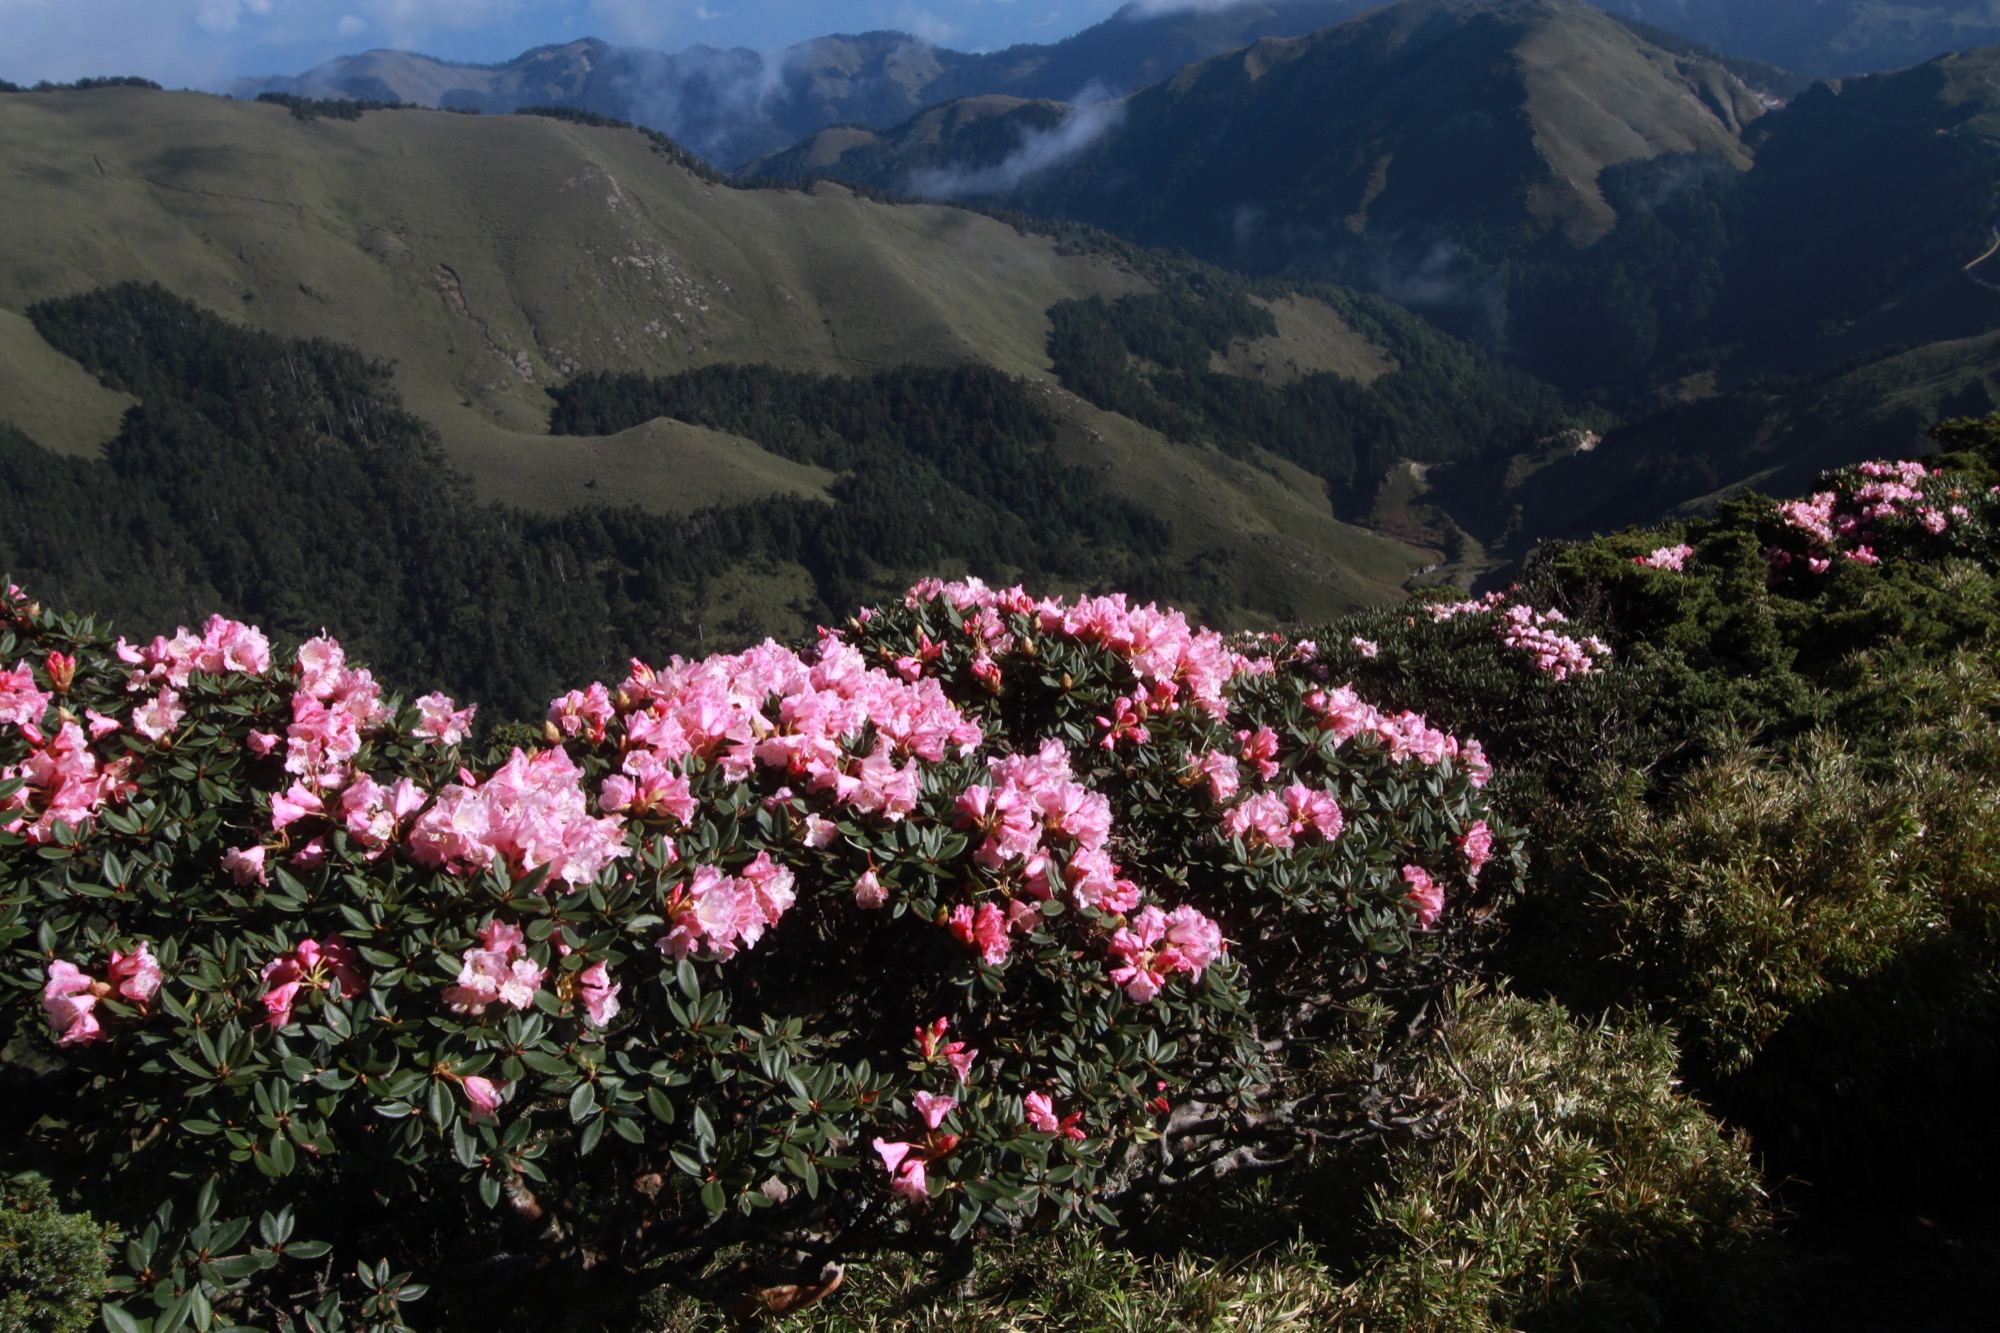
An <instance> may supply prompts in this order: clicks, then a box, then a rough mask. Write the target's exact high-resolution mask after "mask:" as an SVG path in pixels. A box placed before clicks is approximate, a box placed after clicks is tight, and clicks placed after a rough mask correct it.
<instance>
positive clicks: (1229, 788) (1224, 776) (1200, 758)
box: [1188, 750, 1242, 802]
mask: <svg viewBox="0 0 2000 1333" xmlns="http://www.w3.org/2000/svg"><path fill="white" fill-rule="evenodd" d="M1188 767H1189V768H1190V769H1191V770H1192V771H1193V772H1194V773H1196V774H1198V775H1200V776H1201V777H1203V778H1206V779H1207V780H1208V794H1209V795H1210V796H1211V797H1213V798H1214V799H1215V800H1216V801H1218V802H1221V801H1226V800H1228V799H1229V798H1230V797H1232V796H1234V795H1236V792H1237V789H1238V788H1239V787H1240V786H1241V785H1242V778H1241V777H1240V776H1239V775H1238V773H1237V771H1236V759H1235V757H1234V756H1232V755H1227V754H1224V753H1223V752H1222V751H1220V750H1203V751H1202V752H1201V753H1200V754H1197V755H1196V756H1195V757H1194V760H1193V762H1191V763H1190V764H1189V765H1188Z"/></svg>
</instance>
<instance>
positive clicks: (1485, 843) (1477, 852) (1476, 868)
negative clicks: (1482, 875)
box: [1458, 819, 1493, 879]
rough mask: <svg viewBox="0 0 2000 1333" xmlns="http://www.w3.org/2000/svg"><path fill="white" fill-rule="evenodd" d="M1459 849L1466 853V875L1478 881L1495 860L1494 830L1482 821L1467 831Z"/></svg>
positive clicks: (1462, 836)
mask: <svg viewBox="0 0 2000 1333" xmlns="http://www.w3.org/2000/svg"><path fill="white" fill-rule="evenodd" d="M1458 849H1459V850H1460V851H1461V852H1463V853H1465V867H1466V869H1465V873H1466V876H1467V877H1468V878H1470V879H1478V878H1479V872H1480V871H1481V870H1482V869H1484V868H1485V865H1486V863H1487V862H1488V861H1490V860H1492V859H1493V830H1492V829H1490V828H1488V827H1487V826H1486V821H1485V820H1483V819H1482V820H1480V821H1479V822H1477V823H1476V824H1474V825H1473V826H1472V827H1471V828H1469V829H1467V830H1466V831H1465V832H1464V833H1463V834H1461V835H1460V836H1459V839H1458Z"/></svg>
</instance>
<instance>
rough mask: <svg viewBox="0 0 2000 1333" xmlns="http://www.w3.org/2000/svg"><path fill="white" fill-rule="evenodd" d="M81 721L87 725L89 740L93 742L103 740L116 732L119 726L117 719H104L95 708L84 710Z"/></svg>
mask: <svg viewBox="0 0 2000 1333" xmlns="http://www.w3.org/2000/svg"><path fill="white" fill-rule="evenodd" d="M83 719H84V721H85V722H87V723H88V724H89V726H90V739H92V740H94V741H98V740H103V739H104V738H105V737H106V736H109V735H110V734H111V733H112V732H114V731H116V730H118V728H119V725H120V723H119V721H118V719H117V718H115V717H106V716H105V715H104V714H102V713H100V712H98V711H97V710H96V709H95V708H86V709H84V710H83Z"/></svg>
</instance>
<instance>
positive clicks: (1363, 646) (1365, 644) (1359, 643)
mask: <svg viewBox="0 0 2000 1333" xmlns="http://www.w3.org/2000/svg"><path fill="white" fill-rule="evenodd" d="M1347 642H1348V643H1349V645H1350V646H1352V647H1353V649H1354V651H1355V652H1357V653H1360V654H1361V655H1362V656H1363V657H1367V658H1373V657H1374V656H1375V655H1376V654H1378V653H1380V652H1381V651H1382V647H1381V645H1380V644H1378V643H1376V642H1375V641H1374V640H1373V639H1364V638H1362V637H1361V636H1360V635H1359V634H1357V635H1355V636H1354V637H1353V638H1351V639H1349V640H1348V641H1347Z"/></svg>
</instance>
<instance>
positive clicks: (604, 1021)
mask: <svg viewBox="0 0 2000 1333" xmlns="http://www.w3.org/2000/svg"><path fill="white" fill-rule="evenodd" d="M621 989H623V988H622V987H621V986H619V985H618V983H616V982H614V981H612V980H611V973H610V970H609V969H608V968H606V967H605V965H604V961H603V960H602V959H599V960H598V961H597V962H594V963H592V964H591V965H590V966H589V967H586V968H584V969H583V971H581V972H579V973H577V975H576V993H577V998H579V999H581V1000H582V1001H583V1009H584V1013H585V1014H586V1015H588V1016H589V1018H590V1021H591V1023H592V1024H594V1025H595V1026H597V1027H607V1026H609V1025H610V1023H611V1020H612V1019H614V1018H616V1017H618V1010H619V1004H618V992H619V991H620V990H621Z"/></svg>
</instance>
